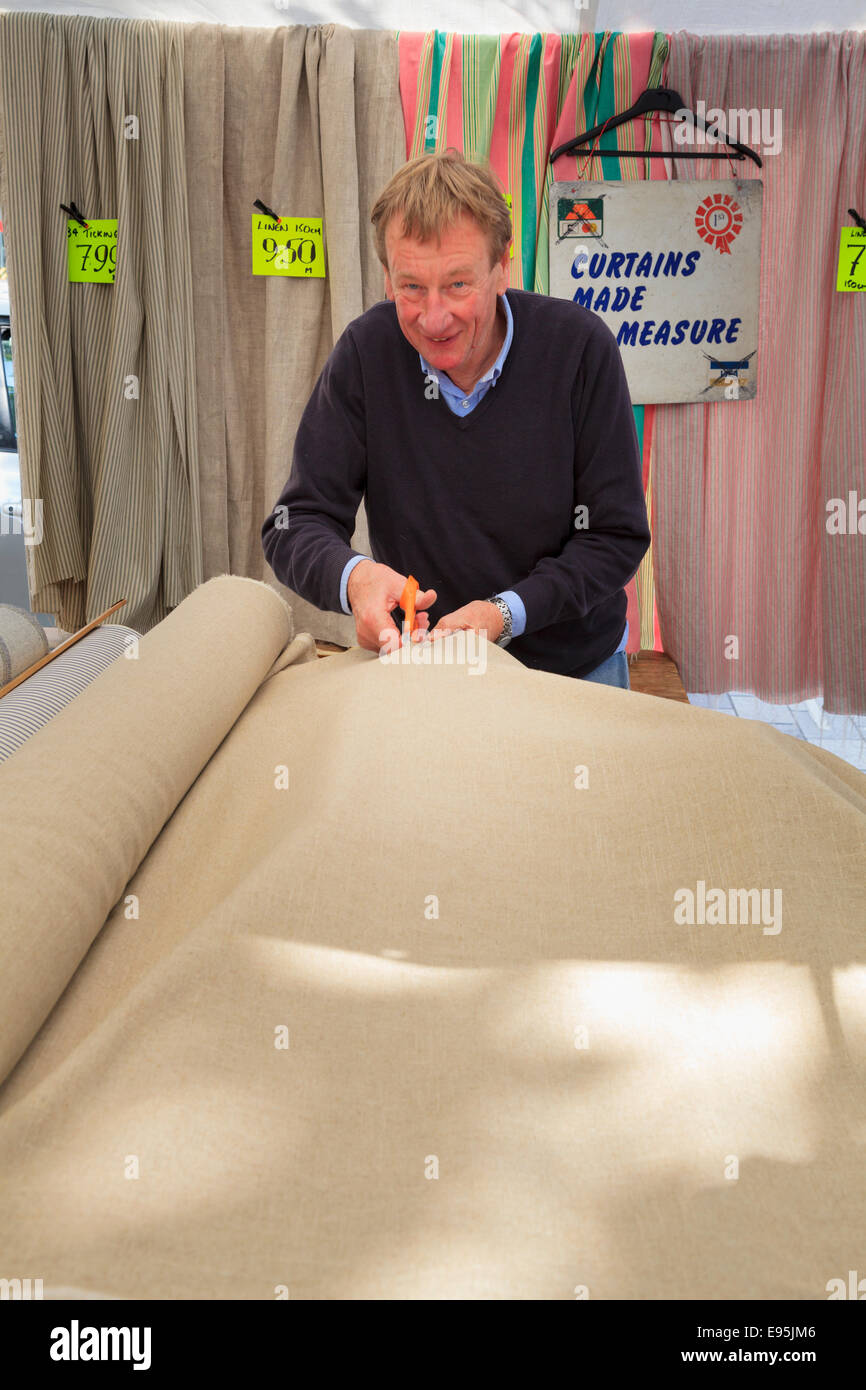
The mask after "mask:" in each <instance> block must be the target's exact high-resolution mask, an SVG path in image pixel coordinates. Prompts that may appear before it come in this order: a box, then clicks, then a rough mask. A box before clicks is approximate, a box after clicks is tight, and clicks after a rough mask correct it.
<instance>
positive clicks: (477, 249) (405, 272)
mask: <svg viewBox="0 0 866 1390" xmlns="http://www.w3.org/2000/svg"><path fill="white" fill-rule="evenodd" d="M398 229H399V232H402V221H401V218H400V217H399V215H395V216H394V217H392V219H391V221H390V223H389V225H388V228H387V230H386V232H385V246H386V249H387V253H388V266H389V269H388V270H386V271H385V293H386V295H387V296H388V298H389V299H392V300H393V301H394V303H395V305H396V308H397V318H398V321H399V323H400V327H401V329H402V330H403V333H404V335H405V337H406V338H407V339H408V340H409V342H410V343H411V344H412V346H413V347H414V348H416V349H417V351H418V352H420V353H421V354H422V356H423V357H424V358H425V360H426V361H427V362H429V363H430V365H431V367H438V368H439V369H440V370H441V371H443V372H447V373H448V375H449V376H450V377H452V379H454V380H457V378H460V381H458V385H462V386H463V387H464V389H467V390H468V389H469V387H470V386H471V385H474V383H475V381H476V380H477V379H478V377H479V376H480V375H481V374H482V372H483V371H485V370H487V368H488V367H489V366H490V365H491V363H490V362H489V361H488V360H487V359H488V357H489V354H490V351H491V348H492V347H493V345H494V344H495V343H496V331H495V323H496V300H497V296H498V295H499V294H502V293H504V291H505V289H506V287H507V284H508V260H509V257H508V249H507V248H506V250H505V251H504V252H503V254H502V258H501V260H499V261H497V263H496V264H495V265H494V266H493V268H492V269H491V267H490V245H489V242H488V239H487V236H486V234H485V233H484V232H483V231H482V230H481V228H480V227H479V225H478V223H477V222H476V221H475V220H474V219H473V218H471V217H468V216H466V215H465V214H464V215H463V216H462V217H461V218H460V219H459V221H458V222H456V223H455V225H454V226H453V227H449V228H447V229H446V230H445V231H444V232H443V233H442V237H441V240H440V241H439V243H438V245H437V243H436V242H435V241H429V242H420V241H416V240H415V239H414V238H413V237H406V236H402V235H399V234H398ZM493 360H494V361H495V354H494V357H493ZM455 374H456V375H455Z"/></svg>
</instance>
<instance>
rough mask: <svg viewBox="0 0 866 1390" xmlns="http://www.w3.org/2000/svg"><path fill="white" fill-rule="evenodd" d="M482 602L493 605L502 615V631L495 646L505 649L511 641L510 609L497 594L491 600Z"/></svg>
mask: <svg viewBox="0 0 866 1390" xmlns="http://www.w3.org/2000/svg"><path fill="white" fill-rule="evenodd" d="M484 602H485V603H495V604H496V607H497V608H498V609H499V611H500V613H501V614H502V631H501V633H500V634H499V636H498V637H497V639H496V645H497V647H507V646H508V643H509V642H510V641H511V609H510V608H509V607H508V604H507V603H506V602H505V599H504V598H500V597H499V595H498V594H494V595H493V596H492V598H488V599H485V600H484Z"/></svg>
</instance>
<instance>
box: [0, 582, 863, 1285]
mask: <svg viewBox="0 0 866 1390" xmlns="http://www.w3.org/2000/svg"><path fill="white" fill-rule="evenodd" d="M240 582H241V581H232V583H231V585H230V584H228V583H227V582H224V584H223V586H222V587H221V586H220V585H217V584H214V585H213V588H212V589H211V588H210V587H208V586H205V588H204V589H202V590H201V591H200V592H199V591H196V593H194V594H193V595H192V596H191V597H190V599H189V600H187V601H186V603H185V604H184V605H182V606H181V608H180V609H178V610H177V611H176V612H175V613H174V614H173V615H172V617H171V618H170V619H168V620H167V621H166V623H165V624H160V625H159V626H158V627H157V628H156V629H155V630H154V632H153V633H152V634H150V635H149V636H148V638H146V639H144V640H143V642H142V661H143V662H147V663H148V665H149V666H150V673H149V675H148V674H147V672H146V670H142V671H140V672H139V673H138V676H137V677H135V678H132V677H126V675H125V673H124V675H123V678H121V670H120V669H119V668H123V667H126V666H128V665H129V664H130V663H128V662H126V661H125V660H120V661H118V662H116V663H115V665H114V666H113V667H110V668H109V670H108V671H106V672H104V673H103V675H102V676H100V677H99V678H98V679H97V680H96V681H95V682H94V683H93V684H92V685H91V686H90V687H88V689H87V690H85V691H84V692H83V693H82V694H81V695H80V696H79V697H78V698H77V699H76V700H75V701H74V703H73V705H72V706H70V707H69V708H68V709H67V710H66V711H64V712H63V713H62V714H61V715H59V716H58V717H57V719H55V720H53V721H52V724H51V725H49V726H48V727H47V728H45V729H43V730H41V731H40V732H39V733H38V734H36V735H34V737H33V739H32V740H30V741H29V743H28V744H27V745H26V746H25V747H24V748H22V749H20V750H19V752H18V753H16V754H15V756H14V757H13V758H11V759H10V760H9V762H8V763H7V764H5V765H4V767H0V796H2V795H3V794H4V791H5V789H6V787H7V786H8V785H9V781H8V778H9V776H10V775H11V774H12V773H13V772H17V767H16V765H18V766H20V767H24V766H27V768H28V771H29V774H30V777H29V778H28V779H27V782H26V783H25V782H24V781H23V780H21V779H18V778H17V777H16V778H15V780H14V786H15V790H16V793H17V795H19V796H21V797H23V795H24V792H25V790H27V789H29V794H30V796H31V797H32V798H33V801H34V804H36V805H37V806H38V807H39V814H40V818H41V822H42V823H43V824H44V823H45V822H46V821H47V822H48V823H49V824H50V826H51V834H50V836H49V837H48V841H47V844H44V845H43V844H42V843H41V842H40V841H39V839H38V837H37V835H36V831H37V830H38V828H39V827H38V825H37V826H36V827H35V828H34V827H31V826H29V825H27V823H26V822H27V820H28V816H24V817H19V816H18V813H17V803H16V820H17V819H23V820H24V822H25V837H26V841H27V843H30V844H35V845H37V847H38V851H39V852H38V855H37V854H36V853H35V850H32V849H31V851H30V853H29V857H28V859H27V862H26V876H27V879H28V890H27V893H25V892H24V890H23V889H17V888H16V885H15V881H14V880H15V874H16V873H18V872H20V871H21V863H20V860H19V859H18V857H17V856H15V855H12V856H11V857H10V855H8V854H7V857H6V858H5V859H4V861H3V877H2V880H0V882H2V883H3V885H4V891H5V889H6V886H7V885H8V883H9V879H10V873H11V875H12V883H13V893H17V902H18V910H19V912H21V911H23V909H24V908H25V907H26V905H27V902H28V898H29V900H30V901H32V902H35V904H36V906H37V907H38V915H36V916H35V919H34V928H35V929H33V928H31V927H30V924H29V923H28V922H27V921H26V920H25V919H24V918H22V920H21V922H20V924H19V927H18V930H17V931H14V930H13V931H12V932H10V933H9V934H8V935H7V938H6V956H7V957H8V958H10V959H11V960H12V967H13V971H14V972H15V976H16V980H17V982H18V986H19V987H21V985H22V984H23V986H24V987H25V988H27V989H29V988H31V986H30V979H29V977H30V975H31V974H35V973H38V972H39V971H55V979H56V967H55V962H54V960H53V953H58V952H60V951H61V950H66V952H67V964H66V968H67V969H68V967H69V963H70V961H69V957H70V955H71V957H72V959H74V956H75V952H74V951H72V952H70V950H69V948H68V947H66V946H64V942H65V940H66V938H67V936H68V935H69V934H70V933H77V934H78V936H79V938H80V940H79V944H78V946H77V947H76V949H77V950H78V951H80V950H81V949H82V943H83V942H85V941H86V937H87V933H88V932H91V933H92V932H93V931H94V930H97V929H98V928H97V927H96V925H95V924H96V922H97V919H98V916H99V913H100V912H101V911H104V905H105V904H106V903H111V902H112V900H113V898H117V901H116V902H115V903H114V906H113V908H112V910H111V913H110V915H109V917H108V919H107V920H106V921H105V923H104V925H103V926H102V929H101V930H99V931H98V936H97V937H96V939H95V940H94V941H93V944H92V946H91V947H90V950H89V951H88V952H87V956H86V959H84V960H83V961H82V962H81V965H80V968H79V969H78V970H77V971H76V973H75V977H74V979H72V980H70V982H69V985H68V986H67V988H66V990H65V991H64V993H63V996H62V998H60V999H59V1000H58V1002H57V1005H56V1007H55V1008H54V1009H53V1011H52V1013H51V1016H50V1018H49V1019H48V1020H47V1021H46V1023H45V1026H44V1027H43V1028H42V1029H41V1030H40V1032H39V1034H38V1036H37V1037H35V1038H34V1039H33V1041H32V1043H31V1044H30V1046H29V1047H28V1048H27V1051H26V1053H25V1054H24V1055H23V1056H22V1057H21V1059H20V1061H19V1063H18V1065H17V1066H16V1067H15V1070H14V1072H13V1073H12V1074H11V1075H10V1076H9V1077H8V1078H7V1079H6V1082H5V1084H4V1085H3V1086H2V1087H0V1257H2V1268H0V1275H7V1276H14V1275H18V1276H20V1277H21V1278H24V1277H27V1276H33V1277H39V1278H41V1279H43V1281H44V1294H45V1297H46V1298H59V1297H63V1296H67V1297H75V1298H81V1297H84V1296H87V1295H99V1296H104V1297H111V1298H144V1299H213V1298H219V1299H222V1298H225V1299H265V1300H273V1299H274V1298H275V1297H285V1296H286V1294H288V1296H290V1298H291V1299H292V1300H293V1301H296V1300H298V1299H301V1300H303V1299H324V1300H342V1299H360V1300H363V1299H387V1300H394V1299H421V1300H426V1299H452V1300H453V1299H455V1298H461V1299H476V1300H479V1299H480V1300H488V1299H504V1300H510V1299H529V1300H539V1299H562V1300H566V1301H573V1300H574V1299H575V1296H577V1297H589V1298H590V1299H592V1300H598V1299H641V1300H645V1299H647V1298H651V1299H653V1300H666V1299H701V1300H710V1299H722V1298H737V1299H749V1300H760V1299H796V1300H800V1299H802V1300H814V1299H824V1298H826V1297H827V1292H828V1290H827V1285H828V1283H829V1281H831V1280H832V1279H834V1278H836V1277H838V1276H841V1277H842V1278H843V1279H845V1278H847V1272H848V1271H849V1270H851V1269H857V1268H858V1267H859V1268H860V1269H861V1271H862V1263H861V1264H859V1265H858V1262H859V1261H861V1260H862V1252H863V1250H864V1249H866V1179H864V1171H863V1161H862V1153H863V1150H862V1144H861V1142H860V1141H861V1138H862V1134H863V1124H864V1100H863V1082H862V1068H863V1058H864V1055H866V1029H864V1023H863V1020H864V1018H866V972H864V969H863V965H862V958H863V863H864V859H866V777H864V775H863V774H862V773H860V772H858V771H856V769H855V768H853V767H851V766H849V765H848V764H846V763H843V762H841V761H840V760H839V759H838V758H834V757H833V756H832V754H829V753H826V752H822V750H820V749H817V748H813V747H812V746H811V745H808V744H806V743H803V742H800V741H796V740H794V739H792V738H788V737H787V736H785V735H784V734H781V733H778V732H777V731H776V730H774V729H772V728H770V727H768V726H767V725H764V724H761V723H758V722H754V721H751V720H747V719H731V718H730V717H729V716H726V715H723V714H719V713H716V712H714V711H711V710H703V709H697V708H692V707H690V706H688V705H683V704H679V703H677V702H674V701H672V700H662V699H656V698H654V697H652V696H644V695H638V694H635V693H632V692H629V691H624V690H618V689H614V688H612V687H609V686H602V685H597V684H593V683H590V682H586V681H579V680H570V679H568V678H566V677H561V676H554V675H551V674H549V673H547V672H541V671H532V670H529V669H528V668H527V667H525V666H523V665H522V664H521V663H520V662H519V661H517V660H516V658H514V657H513V656H511V655H510V653H509V652H508V650H507V649H503V648H501V647H495V646H494V647H489V648H486V649H485V651H484V652H483V653H482V654H483V656H484V662H483V663H480V662H479V663H477V664H475V665H471V664H470V662H469V660H468V656H467V657H465V658H464V659H462V660H461V659H460V650H459V643H458V642H457V641H456V639H455V638H441V639H439V642H438V643H437V647H438V651H439V655H440V658H441V664H439V665H435V664H428V665H425V664H423V662H424V660H425V658H429V656H430V653H429V651H428V652H427V653H426V654H425V653H423V652H421V651H418V652H417V653H412V652H411V651H410V650H409V649H408V648H407V649H403V650H402V652H401V654H400V658H401V659H400V662H399V663H396V662H395V663H390V664H389V663H385V662H381V661H379V660H377V659H376V656H375V655H374V654H373V653H371V652H367V651H362V650H361V649H360V647H353V648H351V649H350V650H349V651H347V652H345V653H343V654H341V655H338V656H330V657H328V658H327V659H326V660H322V661H316V660H315V659H310V660H309V661H305V662H304V663H299V661H298V660H297V659H295V658H296V657H297V654H298V648H297V647H296V646H295V644H296V643H297V644H300V643H301V642H302V640H308V639H302V638H301V637H296V638H295V643H293V644H291V645H290V646H289V647H288V648H287V649H286V650H285V651H284V652H282V653H280V654H279V655H278V656H277V657H276V659H275V660H274V661H273V664H272V666H271V667H270V668H269V669H268V671H267V674H266V675H265V678H264V680H262V681H261V683H260V686H259V688H258V690H256V691H255V693H254V694H253V695H252V697H251V698H249V700H248V703H246V705H244V703H243V702H244V700H245V698H246V697H247V692H248V691H249V689H250V688H251V687H252V686H253V685H254V684H255V681H256V679H257V674H256V672H257V671H259V672H260V671H261V670H262V668H263V667H264V666H265V665H266V663H267V661H268V659H269V655H270V652H271V651H272V650H273V649H274V648H276V647H278V646H279V644H280V641H281V640H282V635H283V629H282V627H281V623H282V621H283V620H282V616H281V611H280V609H279V608H278V607H277V606H276V605H274V604H273V601H272V599H271V598H270V597H269V596H266V595H261V594H260V593H259V591H258V590H257V589H255V588H254V587H251V588H250V591H249V594H246V593H243V594H241V593H240V591H236V590H235V588H234V587H233V586H235V585H238V584H239V583H240ZM206 600H209V601H206ZM187 604H188V605H189V620H187V615H186V614H185V613H184V612H183V609H184V608H186V606H187ZM172 622H174V630H173V631H172V628H171V627H170V624H171V623H172ZM203 624H206V631H205V632H204V633H203V631H202V625H203ZM160 634H162V637H163V639H164V645H163V646H160V647H157V646H156V642H155V639H157V638H158V637H159V636H160ZM147 642H151V647H150V655H149V656H148V647H147V645H146V644H147ZM431 645H432V644H427V646H428V648H429V647H430V646H431ZM467 646H468V644H467ZM293 648H294V656H293ZM308 649H309V648H307V650H308ZM311 655H312V654H311ZM416 655H417V662H418V664H416V661H415V657H416ZM404 657H405V661H404ZM132 664H134V663H132ZM139 664H141V663H139ZM153 683H155V686H156V689H155V690H152V689H151V688H150V687H151V685H152V684H153ZM129 700H135V701H136V702H139V703H140V704H141V709H140V710H130V711H127V712H124V710H123V708H122V706H123V705H124V703H125V702H127V701H129ZM118 704H120V706H121V709H120V710H119V711H118V710H117V709H116V706H117V705H118ZM76 707H78V710H79V711H85V710H89V712H90V715H91V716H98V719H99V723H98V725H96V726H95V727H93V730H92V732H90V730H91V727H92V725H93V718H92V717H91V718H88V719H87V720H82V721H81V724H80V725H79V724H75V726H74V729H75V731H76V733H77V735H78V737H79V738H80V737H81V736H82V730H83V731H84V737H85V738H86V739H88V740H89V741H90V745H91V746H90V750H89V755H88V756H85V755H83V754H82V751H81V750H78V751H76V748H75V747H74V746H73V747H72V748H71V749H70V748H68V747H67V746H66V745H64V743H63V742H62V741H60V740H57V741H55V740H54V739H53V737H51V733H52V729H54V730H58V729H59V728H60V725H61V721H62V720H66V721H67V724H68V729H69V731H70V732H72V728H73V726H72V724H71V720H70V716H71V715H72V711H73V710H74V709H75V708H76ZM237 710H240V714H239V716H238V717H236V718H235V711H237ZM233 719H234V723H232V720H233ZM229 726H230V727H229ZM220 728H222V729H224V730H226V729H227V730H228V732H227V735H226V737H224V738H223V739H222V741H221V742H220V743H219V746H218V747H216V748H215V749H214V751H213V755H212V756H211V757H210V759H209V760H208V762H207V764H206V766H205V765H202V764H203V761H204V759H205V757H206V756H207V753H208V749H209V747H211V746H212V745H213V742H214V739H215V738H216V737H218V731H219V729H220ZM133 732H134V733H135V736H136V741H137V750H136V752H135V754H134V755H133V754H132V753H131V752H130V751H129V750H128V749H127V746H126V744H127V741H128V737H129V735H131V734H132V733H133ZM121 734H122V736H121ZM40 742H41V743H42V744H43V749H44V753H43V752H42V751H41V750H40V747H39V745H40ZM187 743H189V745H190V747H189V748H186V744H187ZM84 751H85V754H86V753H87V752H88V750H84ZM37 753H39V757H38V759H37V757H36V754H37ZM65 756H71V757H72V759H73V763H74V767H73V770H72V773H71V775H70V776H68V777H67V776H66V775H65V773H64V770H63V766H62V764H63V759H64V757H65ZM94 758H98V759H100V760H101V762H102V764H103V766H102V767H101V769H99V770H98V771H97V772H96V773H94V771H93V770H92V769H91V767H90V763H91V761H92V760H93V759H94ZM199 767H200V768H201V770H200V771H199V772H198V775H196V769H197V768H199ZM193 778H194V779H195V780H194V781H193V782H192V785H190V786H189V789H188V791H187V792H186V794H185V795H183V788H184V787H185V786H187V785H188V784H189V782H190V781H191V779H193ZM82 779H85V780H86V787H83V786H82V785H81V783H82ZM31 782H35V786H31V785H30V783H31ZM58 796H61V797H62V798H72V799H71V803H70V806H66V805H62V814H63V816H64V817H65V820H66V822H67V828H66V840H65V841H64V840H63V839H62V838H61V837H60V835H59V831H58V829H57V825H58V822H59V819H60V811H58V812H57V813H55V810H54V805H53V803H54V801H55V799H57V798H58ZM181 796H182V800H181V801H180V802H179V804H176V803H177V802H178V798H179V797H181ZM22 804H23V803H22ZM173 805H176V809H175V810H174V812H173V814H172V813H171V808H172V806H173ZM167 814H168V817H169V818H168V819H167V821H166V823H165V824H164V826H163V828H162V830H161V832H160V833H159V834H158V835H157V838H156V840H155V841H154V843H153V844H152V845H151V848H150V850H149V852H148V853H147V854H146V855H145V857H144V859H143V860H142V862H141V863H140V864H139V866H138V869H137V870H136V871H135V873H134V875H133V877H132V878H131V879H130V881H129V882H128V883H126V884H125V886H124V874H125V873H126V872H127V870H128V867H129V865H130V864H132V863H134V861H135V859H136V858H137V856H138V855H139V854H140V853H141V851H142V847H143V846H144V845H145V844H146V842H147V840H148V838H149V836H151V835H152V834H153V830H154V826H156V825H158V823H159V820H160V818H161V817H164V816H165V815H167ZM139 823H140V825H139ZM4 830H5V822H4ZM16 838H17V837H16ZM91 861H92V862H91ZM45 865H47V867H48V870H49V872H50V874H51V882H50V883H49V885H48V890H47V891H46V890H44V889H43V887H42V885H40V884H39V883H38V882H37V881H36V871H37V870H41V869H42V868H43V866H45ZM100 871H101V876H100ZM76 874H78V875H80V876H82V877H83V878H84V879H85V888H86V898H87V899H89V898H91V897H94V898H97V899H98V901H96V902H94V904H90V902H89V901H88V900H85V901H80V896H81V895H79V894H78V889H77V881H76ZM103 878H104V879H105V882H103ZM118 885H121V887H118ZM720 891H721V892H722V893H723V894H724V900H725V902H726V903H727V905H728V909H730V907H731V905H732V902H733V904H734V905H735V906H736V920H735V919H734V917H733V916H731V915H730V913H729V916H728V918H727V920H726V919H725V916H724V914H722V916H721V918H720V917H719V915H718V903H716V905H715V911H710V910H709V909H708V908H707V910H705V901H706V899H707V897H708V895H717V894H718V893H719V892H720ZM751 892H754V895H755V898H756V900H757V901H754V902H748V903H744V902H743V901H742V900H741V899H740V898H739V896H737V897H736V898H735V899H733V900H732V898H731V896H730V895H731V893H734V894H736V895H739V894H740V893H747V894H748V893H751ZM683 894H686V895H687V896H689V897H690V898H692V899H693V901H692V903H691V908H692V909H693V910H690V912H689V913H688V915H687V916H686V917H683V916H682V915H680V914H679V913H678V909H677V899H678V898H679V897H680V896H681V895H683ZM777 899H778V901H777ZM85 913H87V914H88V916H87V922H86V923H84V922H83V919H84V914H85ZM76 923H79V924H80V925H78V926H76ZM10 945H11V947H12V948H13V950H12V951H11V952H10V950H9V947H10ZM17 958H20V964H18V959H17ZM61 973H62V972H61ZM3 991H4V998H3V1000H2V1004H0V1008H2V1009H6V1010H8V1007H9V999H8V994H9V989H8V987H7V985H6V984H5V982H4V984H3ZM37 1012H38V1010H35V1009H34V1007H33V1005H32V1003H31V1007H30V1013H31V1016H33V1015H35V1014H36V1013H37ZM4 1021H5V1020H4ZM19 1031H21V1032H23V1031H25V1030H24V1029H23V1023H22V1021H21V1020H20V1019H19ZM579 1291H580V1292H579Z"/></svg>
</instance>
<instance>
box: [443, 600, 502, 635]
mask: <svg viewBox="0 0 866 1390" xmlns="http://www.w3.org/2000/svg"><path fill="white" fill-rule="evenodd" d="M503 627H504V620H503V617H502V614H501V613H500V611H499V609H498V608H497V606H496V604H495V603H487V602H486V600H484V599H475V600H474V602H472V603H466V604H464V605H463V607H462V608H455V610H454V612H453V613H446V614H445V615H444V616H443V617H441V618H440V619H439V621H438V623H437V624H436V626H435V627H434V628H433V630H432V632H431V633H430V636H431V637H442V636H443V635H444V633H445V632H458V631H460V630H461V629H463V630H465V629H473V630H474V631H475V632H486V633H487V640H488V642H497V641H498V640H499V638H500V637H501V635H502V629H503Z"/></svg>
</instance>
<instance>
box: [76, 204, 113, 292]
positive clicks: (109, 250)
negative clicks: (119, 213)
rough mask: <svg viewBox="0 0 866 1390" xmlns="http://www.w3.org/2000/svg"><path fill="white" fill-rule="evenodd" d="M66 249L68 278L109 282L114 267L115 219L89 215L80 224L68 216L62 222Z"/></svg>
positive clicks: (111, 282) (111, 281) (110, 281)
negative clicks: (64, 229) (82, 224)
mask: <svg viewBox="0 0 866 1390" xmlns="http://www.w3.org/2000/svg"><path fill="white" fill-rule="evenodd" d="M66 251H67V265H68V267H69V279H70V280H93V281H95V282H96V283H97V284H99V285H113V284H114V272H115V270H116V269H117V265H116V262H117V218H116V217H92V218H91V219H90V221H89V222H88V223H87V226H86V227H82V226H81V225H80V224H79V223H78V222H76V221H75V219H74V218H72V217H70V218H69V220H68V222H67V223H66Z"/></svg>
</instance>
